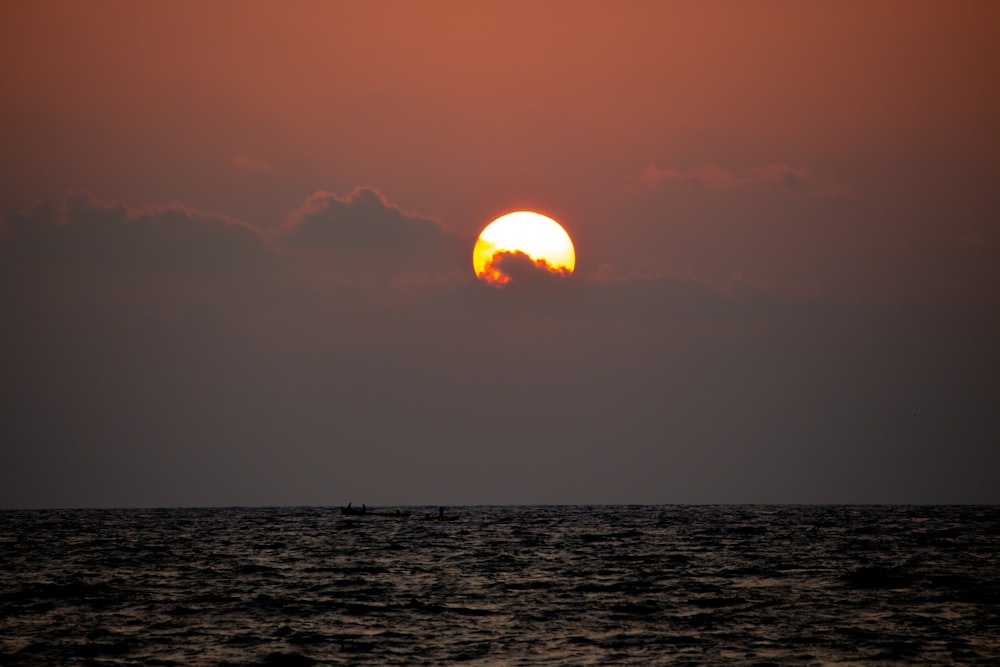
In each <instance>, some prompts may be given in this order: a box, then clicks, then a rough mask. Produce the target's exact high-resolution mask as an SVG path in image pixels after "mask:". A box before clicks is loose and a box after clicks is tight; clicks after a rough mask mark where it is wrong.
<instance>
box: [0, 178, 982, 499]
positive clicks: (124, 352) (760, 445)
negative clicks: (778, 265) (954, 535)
mask: <svg viewBox="0 0 1000 667" xmlns="http://www.w3.org/2000/svg"><path fill="white" fill-rule="evenodd" d="M778 171H779V170H772V172H773V173H772V172H766V173H765V172H761V173H760V174H750V175H746V176H733V175H731V174H729V175H727V174H709V173H707V172H706V173H699V174H678V173H673V172H667V171H661V170H656V171H655V173H654V172H650V173H649V175H648V178H649V180H656V181H663V180H664V179H670V180H686V181H691V180H699V179H700V180H706V181H709V180H711V181H712V182H717V183H723V184H725V185H726V187H729V186H730V185H733V184H735V185H739V186H741V185H742V183H743V181H750V180H753V179H755V178H756V179H764V180H767V179H770V178H772V177H774V178H778V177H779V176H780V177H781V178H783V179H785V180H786V181H787V178H789V177H791V176H795V174H791V173H790V172H789V173H785V172H781V173H780V174H778ZM798 178H801V177H800V176H799V177H798ZM824 187H825V186H824ZM472 241H473V239H470V238H465V237H463V236H462V235H461V234H458V233H456V232H455V231H453V230H451V229H449V228H448V227H447V226H446V225H444V224H443V223H442V222H440V221H438V220H434V219H431V218H428V217H425V216H422V215H420V214H417V213H412V212H408V211H405V210H403V209H401V208H399V207H398V206H396V205H394V204H392V203H390V202H389V201H387V200H386V198H385V197H384V196H382V194H380V193H379V192H378V191H377V190H375V189H373V188H359V189H357V190H355V191H354V192H353V193H351V194H349V195H347V196H337V195H334V194H330V193H326V192H319V193H316V194H315V195H313V196H311V197H309V198H308V199H307V200H306V201H305V202H304V203H303V205H302V206H301V207H299V208H298V209H296V210H295V211H292V212H291V213H289V214H288V216H287V218H286V219H285V221H284V223H283V224H282V225H280V226H279V227H276V231H270V232H267V233H264V232H262V231H260V230H257V229H255V228H253V227H250V226H248V225H245V224H243V223H241V222H239V221H237V220H234V219H231V218H229V217H227V216H222V215H211V214H206V213H203V212H201V211H198V210H195V209H192V208H189V207H185V206H181V205H177V204H174V205H170V206H163V207H152V206H145V207H129V206H127V205H125V204H122V203H115V202H104V201H99V200H96V199H94V198H92V197H89V196H85V195H78V196H70V197H67V198H65V199H63V200H61V201H55V202H47V203H44V204H41V205H39V206H37V207H36V208H34V209H33V210H30V211H26V212H22V213H20V214H16V215H8V216H6V217H5V218H4V219H3V222H2V228H0V285H2V291H0V335H2V341H0V343H2V344H0V429H2V432H0V440H2V442H3V445H2V447H3V465H2V466H0V506H2V507H45V506H132V505H219V504H223V505H239V504H249V505H259V504H299V503H301V504H339V503H345V502H347V501H348V500H352V499H353V500H354V501H355V502H361V501H365V502H367V503H368V504H388V503H407V504H409V503H414V504H421V503H605V502H640V503H661V502H998V501H1000V496H998V495H997V491H996V485H995V479H994V477H995V471H996V470H997V469H998V468H1000V455H998V451H1000V450H998V448H997V446H996V443H997V442H1000V426H998V421H997V418H996V395H997V394H996V378H997V377H1000V373H998V371H1000V358H998V353H997V351H996V348H995V341H996V340H998V339H1000V336H998V334H1000V330H998V326H997V319H996V310H995V308H996V299H995V298H990V297H988V296H984V294H985V293H986V292H987V291H988V290H986V289H980V290H979V291H977V289H976V288H975V287H974V286H970V285H971V284H970V283H963V284H962V287H963V288H965V289H964V291H963V290H952V291H949V292H948V293H946V294H927V295H922V294H916V295H914V294H902V295H900V296H898V297H896V298H890V297H885V296H880V297H879V298H857V299H847V298H844V297H843V295H838V296H837V297H836V298H833V297H825V296H824V295H822V294H809V295H804V294H803V293H802V292H796V291H795V290H787V289H776V288H771V287H767V286H762V285H756V284H753V283H752V282H749V281H746V280H743V279H740V278H738V277H736V278H732V279H730V280H728V281H725V282H709V281H705V280H697V279H694V278H690V277H689V278H682V277H677V276H673V277H669V276H649V275H645V276H640V275H625V276H620V275H617V274H616V273H615V270H614V269H613V268H611V267H607V266H605V267H600V268H592V267H590V268H588V267H585V266H583V267H579V270H578V272H577V274H576V275H573V276H569V277H563V278H560V277H556V276H553V275H552V274H550V273H548V272H546V271H543V270H539V269H538V268H537V267H535V266H533V265H532V264H531V263H530V262H527V263H525V262H524V261H520V260H523V259H524V258H519V257H517V256H511V257H508V258H504V259H503V260H502V261H503V262H504V267H505V269H509V272H510V275H512V276H513V278H514V280H513V281H512V283H511V285H510V286H508V287H507V288H504V289H497V288H495V287H490V286H487V285H483V284H480V283H479V282H478V281H476V280H475V279H474V278H473V277H472V275H471V268H470V267H469V263H470V261H469V255H470V251H471V247H472ZM980 287H982V286H980Z"/></svg>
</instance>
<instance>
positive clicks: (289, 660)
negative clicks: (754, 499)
mask: <svg viewBox="0 0 1000 667" xmlns="http://www.w3.org/2000/svg"><path fill="white" fill-rule="evenodd" d="M397 510H399V511H400V513H401V515H400V516H397V515H395V512H396V511H397ZM377 511H378V512H384V513H387V514H388V516H377V515H374V514H371V513H370V514H368V515H365V516H360V517H350V516H342V515H341V511H340V509H339V508H320V507H296V508H221V509H130V510H37V511H3V512H0V664H4V665H191V664H205V665H341V664H388V665H439V664H454V663H465V664H472V665H494V664H499V665H595V664H600V665H617V664H635V665H656V664H662V665H718V664H737V665H807V664H815V665H846V664H850V665H872V664H892V665H901V664H903V665H905V664H964V665H997V664H1000V507H997V506H988V507H977V506H780V505H779V506H682V505H676V506H540V507H528V506H514V507H493V506H490V507H447V508H444V518H445V520H443V521H442V520H438V518H439V517H440V511H439V508H437V507H407V508H386V507H380V508H377ZM405 512H410V516H408V517H406V516H402V514H404V513H405Z"/></svg>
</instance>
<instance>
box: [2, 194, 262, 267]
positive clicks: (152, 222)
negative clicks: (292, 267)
mask: <svg viewBox="0 0 1000 667" xmlns="http://www.w3.org/2000/svg"><path fill="white" fill-rule="evenodd" d="M0 257H3V263H4V264H5V265H7V266H8V267H20V269H21V270H23V271H25V272H29V273H31V274H34V275H36V276H45V275H47V273H48V272H56V273H60V274H63V273H66V272H76V273H77V274H84V275H91V276H96V275H99V274H104V275H115V276H118V277H119V278H123V277H127V279H129V280H148V279H151V278H159V279H171V280H176V281H182V282H197V281H202V282H204V281H206V280H214V279H228V278H230V277H232V276H234V275H245V274H247V273H250V272H255V271H258V270H259V269H260V268H261V267H262V266H263V265H264V264H266V263H268V261H269V259H270V257H271V253H270V251H269V250H268V249H267V248H266V243H265V240H264V238H263V237H262V235H261V234H260V233H259V232H258V231H257V230H256V229H254V228H253V227H251V226H250V225H247V224H245V223H243V222H240V221H239V220H237V219H235V218H232V217H230V216H228V215H224V214H215V213H205V212H203V211H200V210H198V209H196V208H192V207H190V206H185V205H183V204H179V203H176V202H175V203H171V204H168V205H164V206H154V205H148V204H144V205H141V206H128V205H127V204H125V203H123V202H118V201H103V200H99V199H97V198H95V197H93V196H91V195H89V194H73V195H70V196H67V197H65V198H63V199H61V200H50V201H46V202H43V203H40V204H38V205H37V206H35V207H34V208H32V209H30V210H28V211H26V212H23V213H21V214H18V215H12V216H7V217H5V218H4V219H3V222H2V234H0Z"/></svg>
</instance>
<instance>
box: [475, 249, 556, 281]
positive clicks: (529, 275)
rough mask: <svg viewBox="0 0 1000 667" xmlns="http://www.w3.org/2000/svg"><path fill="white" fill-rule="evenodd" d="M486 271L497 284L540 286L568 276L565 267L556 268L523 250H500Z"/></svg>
mask: <svg viewBox="0 0 1000 667" xmlns="http://www.w3.org/2000/svg"><path fill="white" fill-rule="evenodd" d="M486 272H487V273H488V274H489V275H491V276H492V278H491V282H493V283H494V284H496V285H508V286H512V287H513V286H526V287H529V288H531V287H540V286H543V285H549V284H552V282H553V281H558V280H561V279H563V278H566V277H568V276H569V275H571V274H570V272H569V271H567V270H566V269H564V268H560V269H556V268H553V267H552V266H550V265H549V263H548V262H546V261H545V260H544V259H531V257H529V256H528V255H526V254H525V253H523V252H521V251H517V252H498V253H496V254H494V255H493V258H492V259H491V260H490V261H489V262H488V263H487V265H486Z"/></svg>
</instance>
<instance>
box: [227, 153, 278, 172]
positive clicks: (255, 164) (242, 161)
mask: <svg viewBox="0 0 1000 667" xmlns="http://www.w3.org/2000/svg"><path fill="white" fill-rule="evenodd" d="M232 164H233V166H234V167H238V168H240V169H246V170H247V171H259V172H264V171H270V170H271V166H270V165H268V164H267V163H266V162H264V161H263V160H255V159H254V158H251V157H247V156H245V155H237V156H236V157H234V158H233V159H232Z"/></svg>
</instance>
